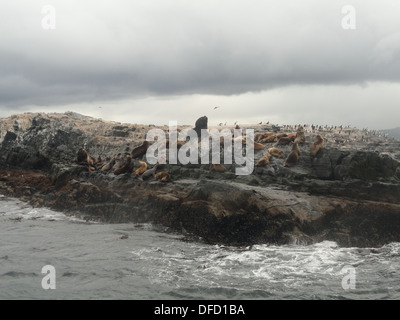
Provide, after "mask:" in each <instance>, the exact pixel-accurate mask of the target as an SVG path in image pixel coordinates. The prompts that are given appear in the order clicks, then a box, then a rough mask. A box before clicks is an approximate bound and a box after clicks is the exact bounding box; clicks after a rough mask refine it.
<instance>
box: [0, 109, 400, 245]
mask: <svg viewBox="0 0 400 320" xmlns="http://www.w3.org/2000/svg"><path fill="white" fill-rule="evenodd" d="M194 120H195V119H194ZM197 124H198V123H196V126H195V127H196V129H198V126H197ZM193 127H194V126H193V125H192V126H180V127H179V129H187V128H193ZM240 127H241V129H246V128H251V129H254V132H255V136H256V141H257V142H255V144H257V146H259V147H257V148H255V150H254V152H255V158H254V162H255V166H254V171H253V173H252V174H250V175H237V174H235V166H236V165H235V163H233V164H231V165H225V166H224V169H223V170H212V169H213V167H211V168H210V165H206V164H187V165H183V164H179V163H178V164H166V165H164V166H163V168H162V169H160V170H156V169H157V168H155V169H154V171H155V172H159V171H162V172H164V173H167V175H164V176H163V177H164V178H165V179H164V180H163V179H159V178H158V177H157V178H155V177H154V175H149V177H148V179H143V178H141V177H140V176H139V173H135V171H136V170H139V169H140V168H144V167H147V163H145V162H146V161H145V158H144V157H142V156H138V157H136V156H135V157H133V152H132V151H134V150H137V148H138V147H140V146H142V145H143V143H144V141H145V140H146V133H147V132H148V130H149V129H151V128H155V126H153V125H138V124H121V123H116V122H110V121H104V120H101V119H95V118H91V117H87V116H83V115H80V114H77V113H73V112H66V113H63V114H56V113H54V114H44V113H25V114H19V115H13V116H11V117H9V118H4V119H0V194H4V195H7V196H12V197H17V198H20V199H22V200H24V201H27V202H29V203H30V204H31V205H32V206H35V207H38V206H45V207H48V208H51V209H54V210H60V211H63V212H64V213H65V214H68V215H79V216H80V217H83V218H85V219H87V220H96V221H101V222H106V223H121V222H133V223H152V224H154V225H157V226H162V228H164V229H165V230H172V231H176V232H181V233H183V234H185V235H186V236H187V237H188V239H198V240H201V241H205V242H207V243H217V244H226V245H235V246H247V245H252V244H259V243H270V244H288V243H298V244H304V245H307V244H311V243H315V242H319V241H323V240H332V241H335V242H337V243H338V245H340V246H358V247H379V246H382V245H384V244H386V243H389V242H393V241H400V142H399V141H398V140H396V139H394V138H390V137H389V136H387V135H385V134H382V133H380V132H376V131H371V130H367V129H357V128H350V127H342V126H340V127H334V126H317V125H302V126H301V127H302V130H303V133H304V134H303V136H302V137H301V139H299V143H297V141H296V142H295V143H293V142H294V139H296V140H297V139H298V138H299V134H298V132H299V131H298V129H299V127H300V126H290V125H281V126H278V125H270V124H259V125H240ZM157 128H159V129H162V130H168V127H167V126H158V127H157ZM217 128H218V127H217ZM221 128H222V126H221ZM221 128H219V129H221ZM228 128H229V129H233V128H234V126H231V127H228ZM208 129H210V128H208ZM317 135H319V136H320V137H322V139H323V141H324V144H323V148H322V149H321V150H315V152H312V151H311V150H312V148H311V146H312V145H313V141H314V139H315V137H316V136H317ZM271 137H272V138H271ZM279 137H286V138H287V137H292V138H291V140H290V141H289V140H288V141H289V142H288V143H283V142H282V143H280V139H279ZM282 141H284V140H282ZM293 145H296V146H297V147H298V151H299V155H300V156H299V157H295V159H296V162H295V163H294V165H287V163H286V161H287V160H288V156H289V154H290V153H291V150H292V149H293V148H294V147H293ZM273 147H276V148H279V149H280V150H281V152H283V156H282V157H278V156H272V155H271V154H270V151H269V150H270V149H271V148H273ZM80 149H82V150H85V151H86V152H87V153H88V155H90V159H92V160H91V161H90V162H91V163H82V162H80V161H78V159H77V157H78V156H77V155H78V151H79V150H80ZM221 150H223V148H221ZM221 152H222V151H221ZM271 153H272V151H271ZM128 159H129V161H130V162H129V166H128V165H127V163H126V162H127V161H128ZM261 160H263V161H261ZM124 163H125V165H127V168H128V169H127V170H119V172H118V173H119V174H116V172H115V170H116V169H115V168H117V167H118V166H119V168H121V167H122V166H123V165H124ZM106 166H108V167H107V170H106ZM149 168H151V166H150V165H149ZM210 169H211V170H210ZM143 171H144V170H143ZM139 172H140V170H139Z"/></svg>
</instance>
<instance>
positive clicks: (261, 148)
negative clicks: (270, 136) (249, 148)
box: [254, 142, 265, 150]
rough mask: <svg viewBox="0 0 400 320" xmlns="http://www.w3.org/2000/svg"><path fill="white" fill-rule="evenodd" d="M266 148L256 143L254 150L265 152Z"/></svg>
mask: <svg viewBox="0 0 400 320" xmlns="http://www.w3.org/2000/svg"><path fill="white" fill-rule="evenodd" d="M264 148H265V147H264V146H263V145H262V144H261V143H258V142H254V150H263V149H264Z"/></svg>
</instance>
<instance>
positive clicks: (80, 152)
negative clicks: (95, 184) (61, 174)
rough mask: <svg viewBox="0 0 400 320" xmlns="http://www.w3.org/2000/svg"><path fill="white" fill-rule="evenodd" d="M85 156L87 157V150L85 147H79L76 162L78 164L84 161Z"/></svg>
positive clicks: (85, 159)
mask: <svg viewBox="0 0 400 320" xmlns="http://www.w3.org/2000/svg"><path fill="white" fill-rule="evenodd" d="M87 158H88V153H87V151H86V150H85V149H83V148H80V149H79V150H78V154H77V162H78V164H82V163H84V162H85V161H87Z"/></svg>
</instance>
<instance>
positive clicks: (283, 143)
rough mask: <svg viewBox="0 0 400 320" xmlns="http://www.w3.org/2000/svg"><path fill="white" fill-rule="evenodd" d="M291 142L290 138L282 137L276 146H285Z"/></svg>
mask: <svg viewBox="0 0 400 320" xmlns="http://www.w3.org/2000/svg"><path fill="white" fill-rule="evenodd" d="M292 142H293V139H292V137H282V138H280V139H279V140H278V142H277V143H276V145H277V146H285V145H288V144H290V143H292Z"/></svg>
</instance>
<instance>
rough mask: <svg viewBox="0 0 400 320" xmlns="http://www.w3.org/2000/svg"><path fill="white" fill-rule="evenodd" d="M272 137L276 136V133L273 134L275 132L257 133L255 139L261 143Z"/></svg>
mask: <svg viewBox="0 0 400 320" xmlns="http://www.w3.org/2000/svg"><path fill="white" fill-rule="evenodd" d="M270 136H275V133H273V132H264V133H257V134H256V136H255V137H254V140H255V141H256V142H260V140H262V139H265V138H267V137H270Z"/></svg>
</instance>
